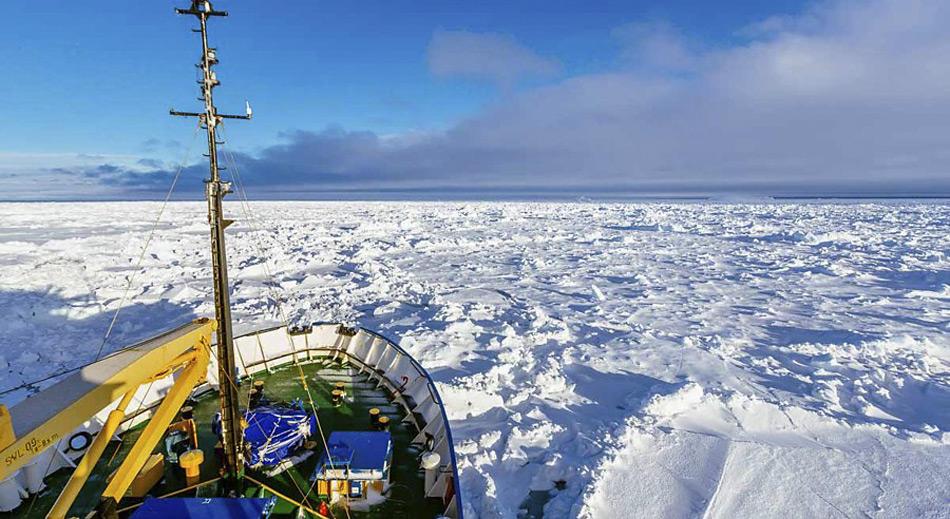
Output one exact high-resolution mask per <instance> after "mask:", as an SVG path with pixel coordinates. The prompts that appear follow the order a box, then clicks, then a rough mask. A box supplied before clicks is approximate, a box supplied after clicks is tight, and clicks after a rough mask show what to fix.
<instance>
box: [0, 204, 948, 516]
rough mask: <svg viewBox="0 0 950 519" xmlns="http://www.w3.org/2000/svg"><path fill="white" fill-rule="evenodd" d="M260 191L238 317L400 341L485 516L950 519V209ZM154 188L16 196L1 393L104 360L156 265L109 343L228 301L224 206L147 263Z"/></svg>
mask: <svg viewBox="0 0 950 519" xmlns="http://www.w3.org/2000/svg"><path fill="white" fill-rule="evenodd" d="M251 205H252V209H253V213H254V215H253V216H254V217H255V218H254V220H249V219H248V218H247V217H246V216H245V215H244V214H242V212H241V211H240V209H239V207H238V206H237V205H236V204H235V205H233V206H229V209H230V210H231V211H232V215H233V216H234V217H235V218H236V219H237V220H238V222H237V223H236V224H235V225H234V226H232V227H231V228H229V236H230V242H229V249H230V258H231V259H230V264H231V277H232V280H233V281H234V290H233V306H234V314H235V318H236V319H237V321H238V326H239V329H247V328H250V327H260V326H264V325H269V324H273V323H275V322H278V321H279V320H280V318H281V312H280V310H279V309H278V305H277V304H276V301H277V300H278V299H283V300H284V303H283V309H284V311H285V312H286V313H287V317H288V318H289V319H290V320H291V321H294V322H306V321H338V320H342V321H346V322H349V323H354V324H360V325H362V326H364V327H367V328H371V329H375V330H377V331H379V332H381V333H383V334H384V335H387V336H390V337H391V338H393V339H396V340H398V341H399V342H400V343H401V344H402V345H403V346H404V347H405V348H406V349H407V350H408V351H409V352H410V353H412V354H413V355H414V356H415V357H416V358H417V359H418V360H419V361H420V362H421V363H422V364H423V365H424V366H425V367H426V368H427V369H429V371H430V372H431V373H432V375H433V377H434V378H435V379H436V380H437V381H438V384H439V389H440V391H441V392H442V395H443V398H444V400H445V402H446V405H447V410H448V414H449V417H450V419H451V422H452V428H453V434H454V437H455V442H456V451H457V454H458V457H459V471H460V476H461V480H462V492H463V497H464V499H465V500H466V508H467V511H468V513H469V514H470V515H471V516H473V517H506V518H507V517H518V516H519V514H520V515H524V514H525V512H524V511H522V508H523V507H530V508H531V510H535V509H538V508H540V507H542V506H543V510H544V513H545V516H547V517H576V516H579V517H592V518H610V517H722V518H731V517H782V518H789V517H867V516H870V517H894V518H907V517H950V238H948V236H950V205H947V204H944V203H917V204H915V203H874V204H870V203H861V204H857V203H855V204H823V203H813V204H797V203H787V204H783V203H774V204H731V205H730V204H715V203H643V204H594V203H576V204H557V203H406V202H377V203H367V202H339V203H337V202H320V203H318V202H314V203H306V202H286V203H280V202H268V203H263V202H260V203H258V202H255V203H252V204H251ZM157 210H158V204H156V203H75V204H71V203H56V204H0V315H2V316H3V322H2V324H0V330H2V332H3V333H2V334H0V373H2V383H0V389H4V388H11V387H15V386H18V385H20V384H22V383H24V382H27V381H32V380H36V379H40V378H42V377H44V376H47V375H49V374H52V373H55V372H57V371H58V370H61V369H63V368H67V367H72V366H76V365H78V364H81V363H83V362H87V361H89V360H91V359H92V358H93V357H94V356H95V353H96V350H97V349H98V347H99V345H100V343H101V340H102V337H103V334H104V333H105V330H106V329H107V327H108V325H109V322H110V320H111V317H112V312H114V311H115V309H116V307H117V306H118V305H119V303H120V301H121V299H122V294H123V291H124V289H125V286H126V284H127V282H128V279H129V276H132V275H133V274H135V278H134V280H133V281H134V282H133V283H132V286H133V290H132V297H131V304H130V305H129V306H127V307H126V308H124V309H123V310H122V312H121V313H120V315H119V319H118V322H117V325H116V328H115V330H114V332H113V334H112V337H111V339H110V341H109V343H108V344H107V345H106V350H107V351H108V350H112V349H115V348H117V347H120V346H121V345H122V344H125V343H128V342H130V341H132V340H136V339H139V338H142V337H144V336H147V335H149V334H151V333H154V332H157V331H159V330H162V329H164V328H167V327H170V326H172V325H174V324H176V323H180V322H182V321H184V320H187V319H189V318H192V317H194V316H197V315H209V314H210V313H211V312H212V305H211V302H210V301H211V298H210V286H211V283H210V271H209V253H208V251H207V245H206V244H207V231H206V227H205V215H204V205H203V204H201V203H173V204H172V205H171V206H170V207H169V211H168V213H167V214H166V218H165V220H164V221H163V223H162V224H161V225H160V227H159V230H158V232H157V235H156V237H155V239H154V240H153V242H152V246H151V247H150V249H149V254H147V255H146V256H145V261H144V264H143V268H142V269H141V270H140V271H139V272H135V271H134V266H135V262H136V260H137V258H138V252H139V250H140V249H141V247H142V245H143V243H144V241H145V239H146V236H147V235H148V230H149V228H150V226H151V221H152V219H153V218H154V215H155V214H156V212H157ZM251 223H253V224H254V225H251ZM40 386H42V384H40ZM28 391H29V390H26V389H24V390H18V391H14V392H12V393H7V394H5V395H4V396H3V397H2V400H3V401H4V402H5V403H8V404H9V403H13V402H16V401H17V400H19V399H22V398H24V397H25V396H26V395H27V394H28ZM556 482H558V483H556ZM529 497H530V499H529Z"/></svg>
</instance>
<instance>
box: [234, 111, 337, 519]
mask: <svg viewBox="0 0 950 519" xmlns="http://www.w3.org/2000/svg"><path fill="white" fill-rule="evenodd" d="M221 130H223V125H222V127H221ZM221 136H222V140H227V139H226V136H225V134H224V131H221ZM223 151H224V157H225V161H227V163H228V168H229V169H228V171H231V172H232V175H231V178H232V179H233V180H234V181H235V183H236V184H237V187H238V199H239V201H240V202H241V209H242V211H243V212H244V215H245V217H246V218H247V220H248V225H249V226H250V227H251V232H252V236H253V237H254V238H253V239H252V240H251V241H252V242H254V243H255V245H256V246H257V248H258V254H260V256H261V258H262V260H263V265H264V273H265V275H266V276H267V278H268V279H269V280H270V283H268V290H269V291H270V292H271V298H272V299H273V300H274V302H275V304H276V306H277V312H278V314H279V315H280V319H281V321H282V323H283V325H284V331H285V334H286V337H287V341H288V344H289V345H290V348H291V350H294V349H295V348H294V342H293V338H292V337H291V336H290V330H289V328H288V326H289V320H288V319H287V315H286V314H285V313H284V309H283V306H282V305H281V302H282V301H281V298H280V296H279V294H277V293H276V289H275V285H276V279H275V277H274V275H273V274H272V273H271V271H270V266H269V265H268V262H267V254H266V251H265V250H264V248H263V246H262V244H261V243H260V242H259V241H258V240H257V236H258V233H259V231H258V229H257V227H256V225H255V218H254V217H253V216H252V212H251V207H250V203H249V201H248V198H247V190H246V189H245V188H244V182H243V181H242V180H241V173H240V170H239V169H238V166H237V160H235V159H234V155H233V154H232V153H231V150H230V149H229V148H223ZM295 364H296V366H297V370H298V373H299V375H300V383H301V385H302V386H303V388H304V391H305V392H306V393H307V401H308V403H309V404H310V411H311V412H312V413H313V416H314V418H316V422H317V429H318V431H319V433H320V441H321V442H322V443H323V449H324V452H326V453H327V461H329V463H330V468H331V469H332V470H336V467H335V466H334V464H333V456H331V455H330V447H329V445H328V444H327V439H326V436H325V435H324V432H323V424H322V423H321V422H320V414H319V413H317V408H316V405H314V403H313V395H312V394H311V393H310V386H309V385H308V384H307V377H306V375H305V374H304V371H303V367H302V366H301V365H300V364H299V363H297V362H295ZM290 479H291V480H292V481H294V486H297V483H296V480H294V478H293V477H291V478H290ZM316 483H317V480H316V479H314V481H313V483H312V484H311V485H310V488H309V489H308V490H307V493H306V494H304V496H303V501H304V502H307V499H308V498H309V497H310V494H311V493H312V492H313V489H314V487H315V486H316ZM299 490H300V489H299V487H298V491H299ZM344 499H345V500H346V506H345V507H344V509H343V510H344V511H345V512H346V516H347V518H349V517H350V510H349V508H350V506H349V501H350V498H349V495H345V496H344Z"/></svg>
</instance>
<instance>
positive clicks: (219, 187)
mask: <svg viewBox="0 0 950 519" xmlns="http://www.w3.org/2000/svg"><path fill="white" fill-rule="evenodd" d="M175 12H177V13H178V14H190V15H193V16H195V17H196V18H198V21H199V23H200V26H201V27H200V29H198V30H195V32H200V33H201V62H200V63H198V65H197V67H198V69H199V70H201V71H202V79H201V80H200V81H198V84H199V85H200V87H201V97H200V98H199V99H200V100H201V101H204V105H205V106H204V108H205V110H204V112H179V111H176V110H174V109H172V110H170V113H171V115H179V116H186V117H197V118H198V119H199V121H200V124H201V126H202V128H204V129H205V130H206V131H207V134H208V162H209V167H210V172H211V176H210V178H209V179H207V180H205V195H206V198H207V200H208V222H209V223H210V225H211V260H212V268H213V271H214V312H215V318H216V319H217V321H218V329H217V343H218V352H217V361H218V383H219V385H220V393H221V443H222V447H223V450H224V465H225V466H224V469H225V475H226V477H227V479H228V480H230V482H231V483H232V485H233V487H234V488H233V490H239V488H238V487H239V486H240V481H241V480H242V479H243V477H244V459H243V458H244V448H243V445H244V441H243V440H244V431H243V430H242V428H241V414H240V408H239V407H238V388H237V370H236V364H235V355H234V332H233V327H232V324H231V303H230V297H229V286H228V258H227V250H226V249H225V243H224V229H225V228H226V227H227V226H228V225H230V224H231V220H226V219H225V218H224V211H223V201H224V196H225V195H227V194H228V193H230V192H231V189H230V182H225V181H223V180H221V175H220V172H219V171H218V170H219V168H218V149H217V145H218V144H221V143H220V142H218V140H217V136H216V128H217V126H218V124H221V122H222V120H224V119H250V118H251V107H250V105H249V104H246V105H245V108H246V113H245V115H224V114H219V113H218V111H217V108H215V106H214V99H213V95H212V94H213V91H214V88H215V87H216V86H218V85H220V84H221V83H220V81H218V78H217V75H216V74H215V73H214V70H213V67H214V66H215V65H216V64H217V63H218V56H217V51H216V49H215V48H214V47H209V46H208V19H209V18H211V17H212V16H227V15H228V13H227V11H217V10H215V9H214V8H213V7H212V6H211V2H209V1H204V0H192V2H191V7H190V8H188V9H175Z"/></svg>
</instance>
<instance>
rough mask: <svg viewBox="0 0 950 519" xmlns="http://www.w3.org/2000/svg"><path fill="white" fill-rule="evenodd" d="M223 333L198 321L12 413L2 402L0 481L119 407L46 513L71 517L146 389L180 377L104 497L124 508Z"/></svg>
mask: <svg viewBox="0 0 950 519" xmlns="http://www.w3.org/2000/svg"><path fill="white" fill-rule="evenodd" d="M216 328H217V323H216V322H215V321H214V320H213V319H198V320H195V321H192V322H190V323H188V324H186V325H183V326H180V327H178V328H175V329H173V330H170V331H168V332H165V333H164V334H161V335H159V336H157V337H154V338H152V339H149V340H147V341H144V342H142V343H139V344H136V345H134V346H130V347H128V348H125V349H122V350H119V351H117V352H115V353H113V354H112V355H109V356H108V357H105V358H103V359H101V360H99V361H97V362H94V363H92V364H89V365H87V366H85V367H83V368H82V369H81V370H79V371H78V372H76V373H74V374H72V375H70V376H68V377H66V378H64V379H63V380H60V381H59V382H57V383H56V384H55V385H53V386H52V387H50V388H48V389H47V390H45V391H42V392H40V393H37V394H36V395H34V396H32V397H30V398H27V399H26V400H24V401H22V402H20V403H19V404H16V405H15V406H13V407H12V408H10V409H9V410H8V409H7V407H6V406H4V405H2V404H0V481H2V480H4V479H6V478H8V477H10V476H12V475H13V474H14V473H15V472H16V471H17V470H19V469H20V468H21V467H23V466H24V465H25V464H27V463H28V462H30V460H32V459H34V458H36V457H37V456H39V455H40V454H42V453H43V452H44V451H45V450H46V449H48V448H50V447H53V446H54V445H56V444H57V443H59V441H60V440H61V439H62V438H64V437H65V436H66V435H68V434H70V433H71V432H73V431H74V430H76V428H78V427H80V426H81V425H82V424H83V423H84V422H86V421H88V420H89V419H90V418H92V417H93V416H95V415H96V414H97V413H99V412H100V411H102V410H103V409H105V408H107V407H109V406H110V405H111V404H113V403H115V402H116V401H118V405H117V407H116V408H115V409H113V410H112V411H111V412H110V413H109V416H108V418H107V419H106V421H105V423H104V424H103V425H102V429H101V430H100V431H99V433H98V434H97V435H96V437H95V439H94V440H93V441H92V443H91V444H90V446H89V447H88V449H87V451H86V453H85V454H84V455H83V457H82V459H81V460H80V461H79V463H78V464H77V466H76V469H75V470H74V471H73V473H72V476H71V477H70V479H69V481H68V482H67V483H66V486H65V487H64V489H63V491H62V493H60V495H59V498H58V499H57V500H56V504H54V505H53V508H52V509H50V511H49V514H48V515H47V517H50V518H57V519H59V518H64V517H66V513H67V512H68V511H69V507H70V506H71V505H72V504H73V501H75V499H76V496H77V495H78V494H79V491H80V490H81V489H82V486H83V484H85V482H86V479H88V477H89V474H90V473H91V472H92V469H93V467H95V465H96V463H97V462H98V461H99V458H100V457H101V456H102V453H103V451H104V450H105V448H106V445H107V444H108V443H109V440H110V439H111V438H112V436H113V435H114V434H115V432H116V430H117V429H118V427H119V425H120V424H121V423H122V421H123V420H124V419H125V412H126V409H127V407H128V405H129V404H130V403H131V402H132V399H133V398H134V396H135V393H136V392H137V391H138V389H139V387H141V386H142V385H143V384H148V383H149V382H152V381H155V380H159V379H163V378H166V377H168V376H170V375H172V374H174V373H176V372H177V373H178V376H177V378H176V380H175V383H174V384H173V385H172V386H171V388H170V389H169V390H168V393H167V394H166V395H165V398H164V399H163V400H162V402H161V404H159V406H158V408H157V409H155V411H154V413H153V414H152V417H151V419H150V420H149V422H148V424H147V425H146V426H145V429H144V430H143V431H142V434H141V436H139V438H138V440H137V441H136V442H135V444H134V445H133V446H132V449H131V451H130V452H129V454H128V456H126V458H125V460H124V461H123V462H122V465H120V466H119V468H118V470H117V471H116V473H115V477H113V478H112V481H111V482H110V483H109V485H108V486H107V487H106V489H105V492H103V494H102V498H103V499H104V500H111V501H112V502H113V503H116V502H118V501H119V500H120V499H121V498H122V496H123V495H125V492H126V490H128V488H129V485H131V484H132V481H133V480H134V479H135V476H136V475H137V474H138V473H139V471H140V470H141V469H142V466H143V465H144V464H145V462H146V461H147V459H148V457H149V456H150V455H151V453H152V451H153V450H154V449H155V446H156V445H157V444H158V442H159V440H161V438H162V435H163V434H164V433H165V430H166V429H167V428H168V425H169V424H170V423H171V421H172V420H173V419H174V418H175V415H176V413H177V412H178V410H179V408H181V406H182V404H183V403H184V402H185V400H186V399H187V398H188V396H189V395H190V394H191V392H192V390H193V389H194V388H195V386H197V385H198V384H200V383H202V382H204V380H205V378H206V376H207V372H208V362H209V359H210V355H211V334H212V333H213V332H214V331H215V329H216Z"/></svg>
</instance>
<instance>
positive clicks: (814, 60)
mask: <svg viewBox="0 0 950 519" xmlns="http://www.w3.org/2000/svg"><path fill="white" fill-rule="evenodd" d="M947 26H950V4H948V3H947V2H944V1H936V0H899V1H896V0H877V1H870V2H855V1H836V2H830V3H825V4H821V5H820V6H818V7H815V8H813V9H812V10H810V11H808V12H807V13H803V14H801V15H799V16H794V17H783V18H774V19H770V20H764V21H762V22H761V23H758V24H755V25H754V26H751V27H747V28H744V29H743V30H742V32H741V33H740V35H741V37H743V38H745V41H744V43H741V44H736V45H734V46H731V47H726V48H722V47H720V48H713V47H709V46H703V45H701V44H698V43H697V42H692V41H689V40H687V39H685V38H683V37H682V36H681V35H679V34H678V33H677V31H676V29H675V27H672V26H670V25H667V24H657V25H643V24H638V25H627V26H622V27H619V28H617V29H616V30H615V31H614V37H615V38H616V42H617V46H618V60H617V62H618V64H617V67H616V69H615V70H612V71H608V72H604V73H600V74H589V75H582V76H575V77H568V78H565V79H563V80H559V81H557V82H555V83H553V84H549V85H547V86H544V87H539V88H532V89H529V90H522V91H520V92H519V93H517V94H512V95H508V96H503V97H502V98H501V100H500V101H498V102H497V103H495V104H494V105H492V106H489V107H487V108H486V109H484V110H483V112H482V113H480V114H478V115H475V116H473V117H471V118H469V119H467V120H465V121H462V122H460V123H458V124H457V125H455V126H453V127H452V128H450V129H448V130H446V131H444V132H438V133H429V134H422V135H420V134H411V135H402V136H386V137H383V136H380V135H376V134H374V133H372V132H350V131H346V130H343V129H327V130H322V131H297V132H293V133H289V134H288V135H286V138H285V141H284V142H283V143H282V144H280V145H277V146H273V147H270V148H268V149H265V150H263V151H262V152H261V153H260V154H258V155H255V156H250V155H246V154H239V155H238V156H237V157H236V161H237V162H238V164H239V167H240V169H241V171H242V172H243V174H244V175H245V177H246V179H245V180H246V182H247V183H248V184H250V185H253V186H255V188H256V190H257V191H258V192H261V191H263V192H266V191H267V190H269V189H270V190H273V191H284V190H288V189H289V190H295V189H296V190H297V192H301V193H306V192H308V191H310V190H314V191H316V190H320V189H373V188H376V189H445V190H447V191H452V190H457V191H458V190H466V189H502V190H503V189H506V188H510V189H531V188H537V189H563V190H566V191H570V190H573V189H576V190H590V191H597V190H607V191H611V190H620V189H624V190H630V191H634V192H667V193H668V192H703V193H708V192H731V191H741V192H761V193H773V194H775V193H799V194H817V193H856V194H861V193H865V194H867V193H878V194H880V193H892V194H908V193H919V194H948V193H950V174H948V168H950V131H948V129H950V59H947V56H950V32H948V31H947V30H946V27H947ZM502 55H505V56H507V57H508V59H507V61H506V60H504V59H502V60H500V61H496V60H495V59H496V58H498V57H499V56H502ZM429 60H430V66H431V67H432V71H433V73H434V74H436V75H439V76H446V77H463V76H464V77H471V78H479V79H485V80H488V81H492V82H495V83H497V84H511V83H515V82H517V81H520V80H521V79H522V78H525V77H529V76H531V75H544V74H553V73H556V70H557V69H556V66H555V64H554V63H553V62H550V61H548V60H546V59H545V58H542V57H539V56H538V55H537V54H535V53H533V52H531V51H530V50H527V49H525V48H523V47H521V46H520V45H518V44H517V43H516V42H515V41H514V40H511V39H508V38H506V37H503V36H497V35H488V36H486V35H476V34H471V33H460V32H441V33H436V35H435V36H434V38H433V44H432V46H431V47H430V49H429ZM199 171H200V172H202V173H203V171H204V170H203V168H197V167H196V169H194V174H196V175H197V174H199ZM168 174H169V173H168V171H165V170H162V169H154V170H149V169H148V168H145V169H142V168H139V169H138V170H136V171H129V172H123V171H113V172H107V173H105V174H103V176H102V178H103V179H106V178H113V179H114V178H121V179H122V181H123V184H124V185H127V186H131V185H133V184H136V183H138V182H145V183H146V184H148V185H151V184H155V185H157V184H161V182H157V181H156V182H154V183H149V182H148V181H147V180H150V179H156V180H162V181H164V180H167V178H168Z"/></svg>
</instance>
